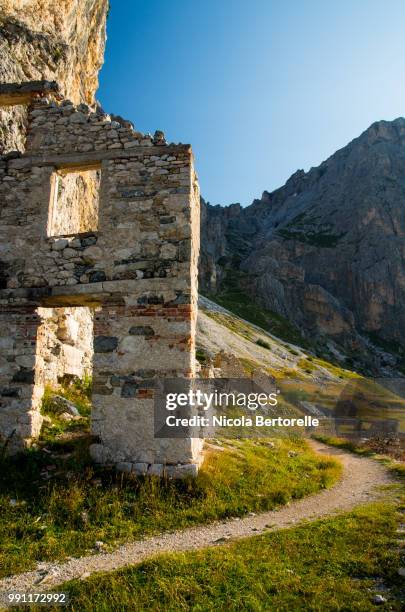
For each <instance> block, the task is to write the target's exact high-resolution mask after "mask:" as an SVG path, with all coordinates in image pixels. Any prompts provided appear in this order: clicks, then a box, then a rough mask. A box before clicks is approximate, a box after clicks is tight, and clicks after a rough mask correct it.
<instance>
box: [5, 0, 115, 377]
mask: <svg viewBox="0 0 405 612" xmlns="http://www.w3.org/2000/svg"><path fill="white" fill-rule="evenodd" d="M107 10H108V0H0V82H3V83H12V82H24V81H31V80H41V79H46V80H56V81H57V82H58V84H59V86H60V90H61V94H62V95H63V96H64V97H66V98H69V99H71V100H72V101H73V102H74V103H75V104H78V103H81V102H83V103H87V104H89V105H92V104H94V103H95V93H96V90H97V86H98V72H99V70H100V68H101V65H102V63H103V59H104V47H105V39H106V32H105V26H106V16H107ZM26 112H27V109H26V108H25V107H23V106H14V107H9V108H3V109H0V154H4V153H7V152H9V151H15V150H18V151H23V150H24V146H25V140H26V125H25V118H26ZM72 193H74V192H73V191H72ZM92 194H93V183H92V182H91V180H87V183H86V184H85V185H84V186H83V188H82V189H81V191H80V192H79V195H80V197H81V198H82V199H83V198H84V199H87V200H88V205H87V206H86V207H83V208H84V210H85V211H86V213H87V214H88V215H90V214H93V213H94V205H92V203H91V200H92V199H94V198H93V197H92ZM0 212H1V203H0ZM16 257H17V254H16ZM40 311H41V312H40V314H41V317H42V321H43V323H42V326H41V329H40V333H39V338H38V343H39V345H40V347H41V351H40V353H41V354H40V355H39V354H38V355H37V358H38V359H37V376H39V377H41V376H42V374H43V372H44V371H46V376H47V379H48V380H49V381H51V382H57V381H58V380H59V379H60V378H62V377H63V375H64V374H68V375H82V374H83V372H85V371H87V372H89V371H90V370H91V362H92V352H93V333H92V328H93V319H92V312H91V310H90V309H88V308H64V309H62V308H55V309H53V308H47V309H40Z"/></svg>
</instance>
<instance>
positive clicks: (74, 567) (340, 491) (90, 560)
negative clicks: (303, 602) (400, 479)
mask: <svg viewBox="0 0 405 612" xmlns="http://www.w3.org/2000/svg"><path fill="white" fill-rule="evenodd" d="M310 443H311V445H312V446H313V448H314V450H316V451H317V452H319V453H321V454H325V455H332V456H335V457H336V458H337V459H338V460H339V461H341V462H342V464H343V476H342V479H341V480H340V481H339V482H338V483H337V484H336V485H335V486H334V487H333V488H331V489H325V490H323V491H321V492H320V493H315V494H313V495H310V496H308V497H305V498H303V499H300V500H297V501H294V502H291V503H290V504H288V505H286V506H282V507H280V508H279V509H277V510H272V511H269V512H263V513H260V514H253V513H250V514H249V515H248V516H246V517H245V518H241V519H237V518H234V519H227V520H225V521H220V522H215V523H211V524H208V525H201V526H196V527H191V528H188V529H184V530H182V531H177V532H174V533H173V532H172V533H163V534H161V535H157V536H154V537H149V538H146V539H144V540H140V541H136V542H132V543H128V544H124V545H122V546H120V547H119V548H118V549H117V550H115V551H114V552H105V553H98V554H93V555H88V556H85V557H79V558H71V559H69V560H68V561H64V562H62V563H47V564H45V563H41V564H40V566H39V568H38V569H37V570H35V571H31V572H25V573H23V574H17V575H15V576H10V577H8V578H4V579H2V580H0V593H4V592H9V591H18V592H33V591H36V592H38V590H39V589H40V590H41V592H43V591H46V590H49V589H51V588H53V587H55V586H57V585H58V584H61V583H63V582H65V581H67V580H73V579H84V578H87V577H88V576H90V575H91V574H93V573H95V572H107V571H112V570H116V569H119V568H123V567H125V566H128V565H134V564H137V563H140V562H141V561H144V560H146V559H149V558H150V557H153V556H155V555H157V554H160V553H167V552H178V551H189V550H196V549H201V548H205V547H207V546H213V545H222V544H226V543H228V542H231V541H234V540H238V539H240V538H246V537H248V536H254V535H259V534H260V533H264V532H267V533H269V532H272V531H276V530H278V529H283V528H286V527H291V526H295V525H297V524H299V523H302V522H305V521H314V520H316V519H319V518H322V517H327V516H331V515H334V514H337V513H340V512H346V511H348V510H351V509H352V508H354V507H355V506H358V505H361V504H363V503H366V502H370V501H373V500H375V499H378V498H379V497H380V496H381V491H380V490H379V487H380V486H381V485H386V484H390V483H392V482H393V479H392V477H391V476H390V474H389V472H388V470H387V469H386V468H384V466H382V465H381V464H380V463H378V462H377V461H374V460H372V459H368V458H366V457H359V456H357V455H353V454H350V453H348V452H345V451H343V450H340V449H336V448H330V447H328V446H325V445H324V444H321V443H320V442H316V441H312V440H311V441H310Z"/></svg>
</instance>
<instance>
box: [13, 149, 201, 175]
mask: <svg viewBox="0 0 405 612" xmlns="http://www.w3.org/2000/svg"><path fill="white" fill-rule="evenodd" d="M165 153H166V154H169V155H170V154H175V153H188V154H190V155H192V151H191V145H188V144H181V145H180V144H179V145H166V146H159V145H153V146H151V147H145V146H142V145H139V146H138V147H133V148H132V149H126V150H122V151H117V150H116V149H114V150H106V151H90V152H88V153H66V154H64V155H58V154H54V155H47V156H46V157H45V156H36V155H22V156H21V157H19V158H18V159H10V160H9V161H8V166H9V168H15V169H16V170H18V169H23V168H28V167H30V166H53V167H55V168H60V169H62V170H63V169H68V168H81V169H86V170H87V169H97V168H98V167H99V164H100V163H101V162H102V161H103V160H110V159H121V158H125V159H130V158H131V157H139V155H143V156H147V155H148V154H149V155H164V154H165Z"/></svg>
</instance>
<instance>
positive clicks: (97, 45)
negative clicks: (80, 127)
mask: <svg viewBox="0 0 405 612" xmlns="http://www.w3.org/2000/svg"><path fill="white" fill-rule="evenodd" d="M107 10H108V0H0V81H1V82H5V83H7V82H8V83H10V82H19V81H30V80H40V79H48V80H56V81H58V83H59V84H60V87H61V92H62V95H63V96H64V97H66V98H69V99H71V100H72V101H73V102H74V103H80V102H86V103H87V104H92V103H94V96H95V92H96V90H97V86H98V72H99V70H100V67H101V65H102V63H103V58H104V47H105V38H106V35H105V24H106V15H107ZM23 134H24V110H23V109H22V108H21V107H14V108H12V109H9V110H2V111H0V143H1V144H0V147H1V149H0V152H7V151H10V150H16V149H18V150H22V148H23V145H24V137H23Z"/></svg>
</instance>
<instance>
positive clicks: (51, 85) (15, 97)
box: [0, 81, 61, 107]
mask: <svg viewBox="0 0 405 612" xmlns="http://www.w3.org/2000/svg"><path fill="white" fill-rule="evenodd" d="M46 95H52V96H53V97H56V98H58V99H60V98H61V96H60V94H59V85H58V84H57V82H56V81H27V82H23V83H1V84H0V107H4V106H14V105H16V104H30V103H31V102H32V100H35V99H36V98H42V97H44V96H46Z"/></svg>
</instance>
